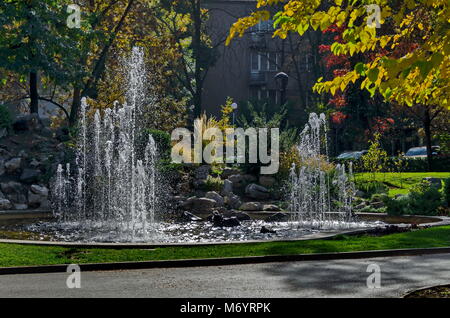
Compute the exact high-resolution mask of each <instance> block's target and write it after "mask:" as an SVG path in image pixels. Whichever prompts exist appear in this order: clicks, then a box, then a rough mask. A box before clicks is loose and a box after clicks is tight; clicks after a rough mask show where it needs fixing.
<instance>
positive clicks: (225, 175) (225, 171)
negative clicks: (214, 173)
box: [221, 167, 240, 179]
mask: <svg viewBox="0 0 450 318" xmlns="http://www.w3.org/2000/svg"><path fill="white" fill-rule="evenodd" d="M239 173H240V171H239V169H236V168H230V167H225V168H224V169H223V172H222V175H221V177H222V179H228V177H230V176H232V175H238V174H239Z"/></svg>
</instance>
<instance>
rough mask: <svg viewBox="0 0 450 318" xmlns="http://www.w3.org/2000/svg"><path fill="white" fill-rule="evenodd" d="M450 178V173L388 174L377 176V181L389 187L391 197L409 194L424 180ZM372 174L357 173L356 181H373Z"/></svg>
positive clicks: (378, 174)
mask: <svg viewBox="0 0 450 318" xmlns="http://www.w3.org/2000/svg"><path fill="white" fill-rule="evenodd" d="M427 177H431V178H440V179H446V178H450V172H405V173H398V172H386V173H377V174H375V180H376V181H380V182H383V183H384V184H386V185H387V186H388V187H389V193H388V194H389V196H392V197H393V196H395V195H397V194H408V192H409V190H410V189H411V188H412V187H413V186H414V185H415V184H418V183H420V182H421V181H422V179H423V178H427ZM372 179H373V178H372V174H371V173H357V174H355V180H356V181H357V182H361V181H365V180H367V181H370V180H372Z"/></svg>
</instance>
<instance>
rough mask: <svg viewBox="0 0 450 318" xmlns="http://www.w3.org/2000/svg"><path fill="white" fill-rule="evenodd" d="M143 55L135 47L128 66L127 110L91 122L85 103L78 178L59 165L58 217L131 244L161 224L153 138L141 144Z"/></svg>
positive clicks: (119, 107) (116, 108)
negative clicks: (157, 219)
mask: <svg viewBox="0 0 450 318" xmlns="http://www.w3.org/2000/svg"><path fill="white" fill-rule="evenodd" d="M143 61H144V60H143V51H142V49H139V48H134V49H133V52H132V56H131V58H130V60H129V61H128V70H129V73H128V89H127V93H126V98H125V103H124V105H119V103H118V102H116V103H115V105H114V107H113V108H112V109H106V110H105V111H104V112H103V114H102V113H101V112H100V111H99V110H96V111H95V113H94V116H93V121H89V120H88V116H87V115H88V111H89V110H88V105H87V101H86V99H83V100H82V103H81V110H80V133H79V137H78V140H77V149H76V160H75V163H76V164H75V167H73V169H74V171H75V173H74V174H71V166H70V164H67V165H66V167H65V169H64V168H63V166H62V165H59V166H58V169H57V176H56V182H55V187H54V202H55V211H54V215H55V216H56V217H57V219H58V220H59V222H61V223H63V225H64V224H67V225H72V226H74V225H78V226H79V227H84V228H88V229H91V230H94V229H95V228H97V229H98V228H101V229H102V230H103V231H105V230H107V231H110V232H114V233H115V234H119V236H122V237H123V236H125V237H127V239H128V240H131V241H135V240H138V239H143V240H146V239H147V237H148V235H151V234H152V228H153V226H154V223H155V205H156V194H155V186H156V185H155V175H156V170H155V159H156V156H157V147H156V144H155V141H154V139H153V138H152V136H151V135H149V136H148V140H147V141H146V146H145V148H144V149H141V148H143V147H142V146H141V145H140V137H141V136H140V132H141V131H142V130H143V129H142V122H141V118H142V111H143V109H142V107H143V99H144V96H143V92H144V87H143V85H144V82H145V72H144V62H143Z"/></svg>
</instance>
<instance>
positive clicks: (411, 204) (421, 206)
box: [384, 181, 442, 215]
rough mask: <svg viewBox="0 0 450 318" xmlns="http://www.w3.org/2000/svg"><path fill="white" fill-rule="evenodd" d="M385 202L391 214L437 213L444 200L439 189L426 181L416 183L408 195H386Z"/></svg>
mask: <svg viewBox="0 0 450 318" xmlns="http://www.w3.org/2000/svg"><path fill="white" fill-rule="evenodd" d="M384 203H385V204H386V207H387V213H388V214H389V215H403V214H411V215H419V214H420V215H437V213H438V208H439V207H440V206H441V205H442V200H441V194H440V193H439V190H438V189H437V188H436V187H433V186H430V184H429V182H426V181H424V182H422V183H420V184H418V185H416V186H415V187H414V188H413V189H412V190H411V191H410V193H409V194H408V195H407V196H401V197H399V198H397V199H392V198H388V197H386V198H385V199H384Z"/></svg>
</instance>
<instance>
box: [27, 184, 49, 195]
mask: <svg viewBox="0 0 450 318" xmlns="http://www.w3.org/2000/svg"><path fill="white" fill-rule="evenodd" d="M30 190H31V192H33V193H35V194H38V195H40V196H43V197H48V189H47V187H44V186H39V185H37V184H33V185H32V186H31V187H30Z"/></svg>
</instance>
